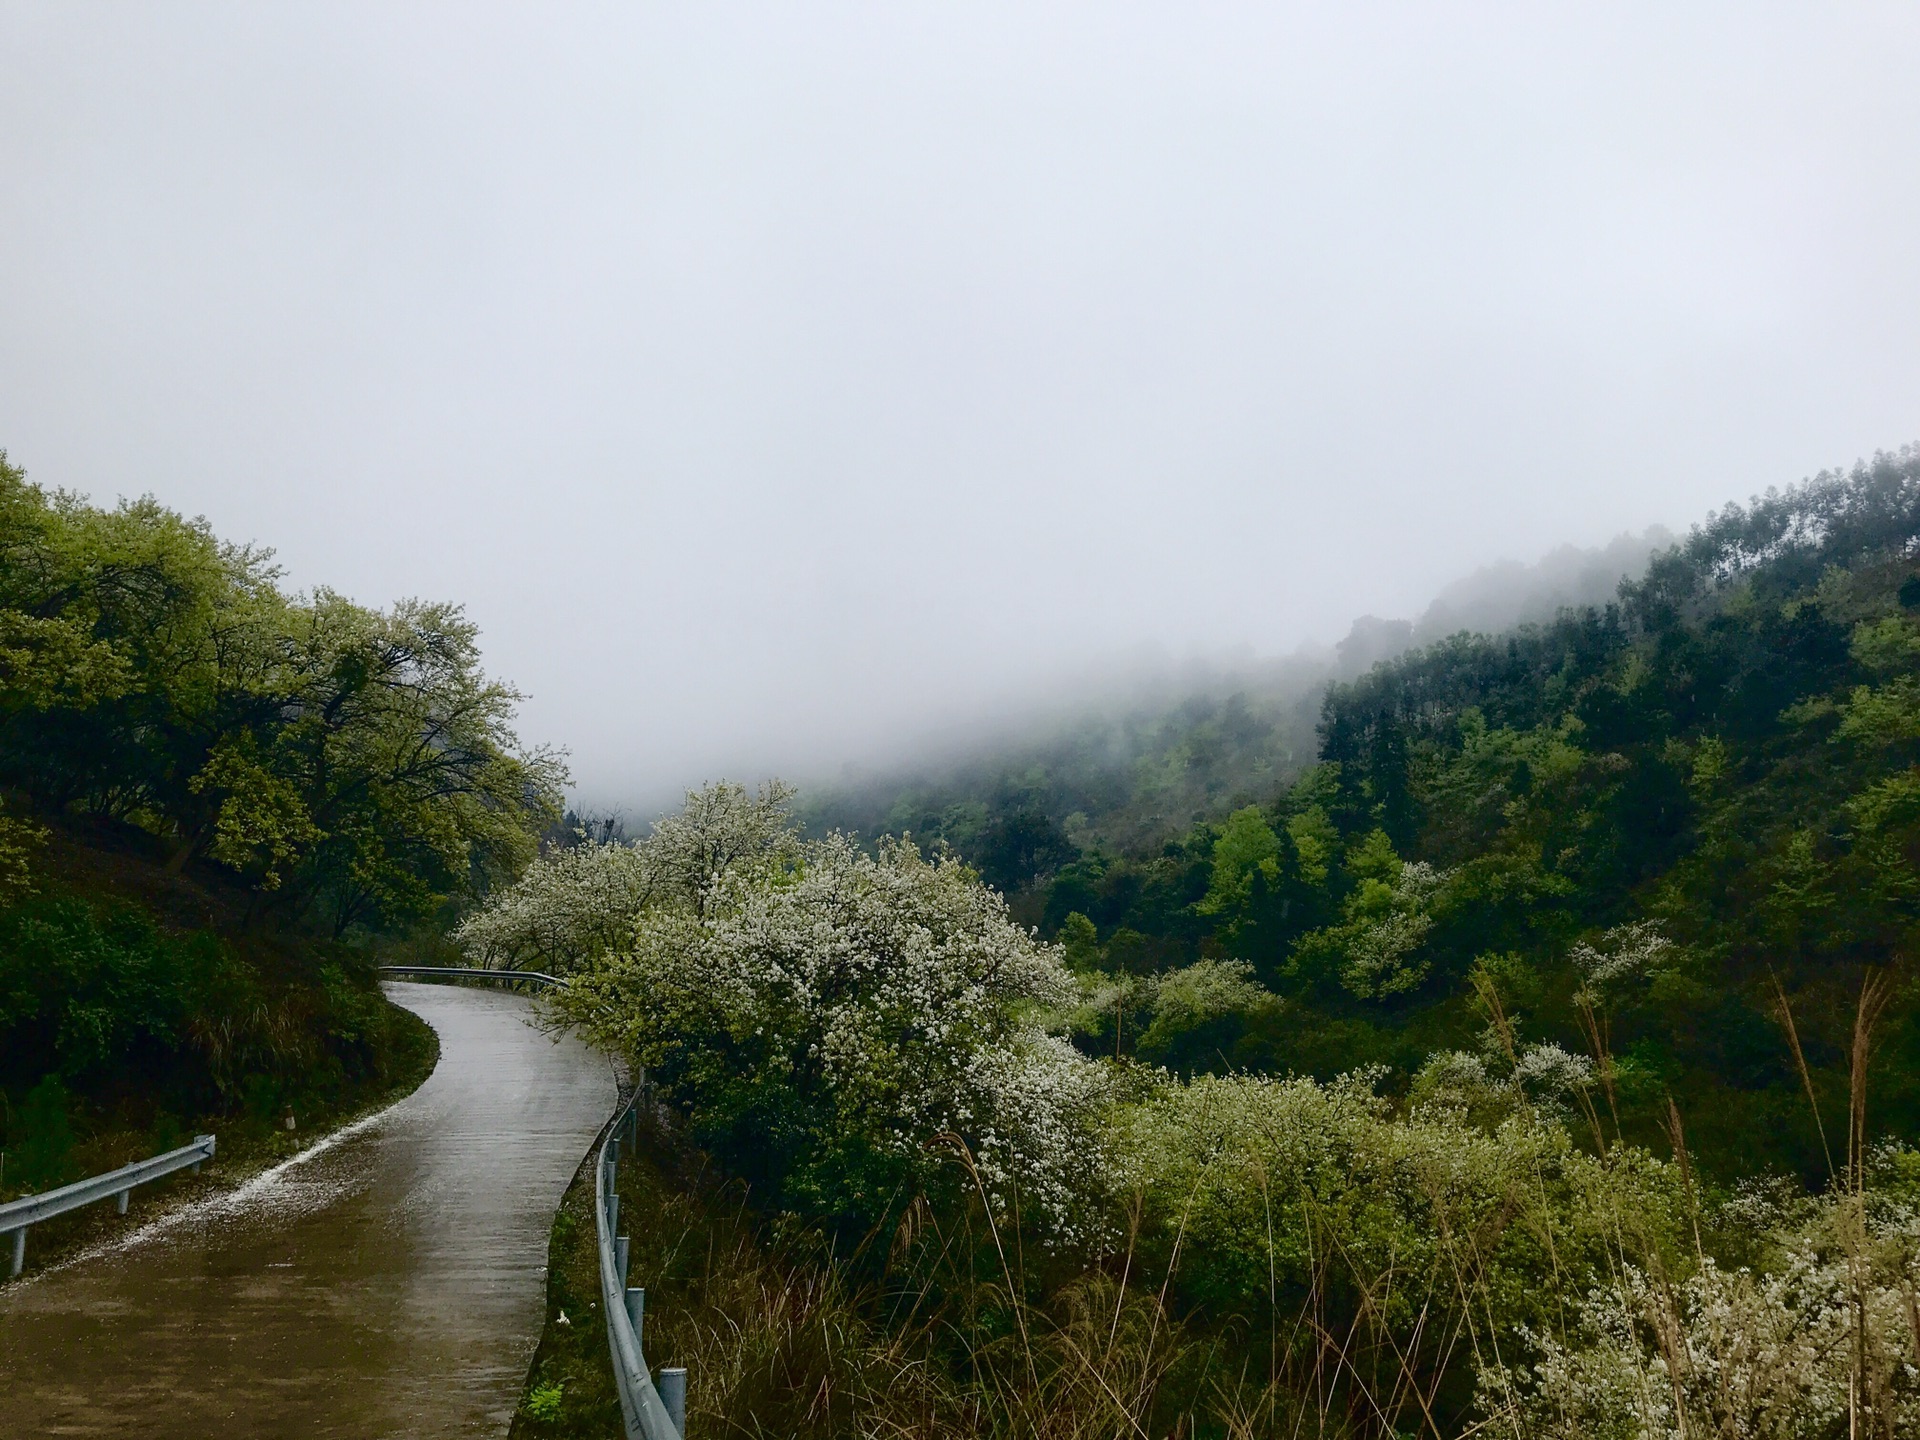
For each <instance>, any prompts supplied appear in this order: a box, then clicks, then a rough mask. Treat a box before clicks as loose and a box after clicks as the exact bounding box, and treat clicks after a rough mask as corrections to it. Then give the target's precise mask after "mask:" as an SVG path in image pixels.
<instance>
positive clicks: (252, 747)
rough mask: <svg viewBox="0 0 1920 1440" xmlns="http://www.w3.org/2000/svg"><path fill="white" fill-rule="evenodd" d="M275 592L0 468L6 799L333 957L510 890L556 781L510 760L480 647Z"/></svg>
mask: <svg viewBox="0 0 1920 1440" xmlns="http://www.w3.org/2000/svg"><path fill="white" fill-rule="evenodd" d="M275 580H276V572H275V571H274V570H273V568H272V566H271V565H270V563H269V557H268V556H267V555H266V554H265V553H263V552H261V551H258V550H254V549H250V548H247V547H244V546H236V545H231V544H225V543H223V542H221V541H220V540H218V539H216V538H215V537H214V535H213V534H212V533H211V531H210V530H209V529H208V528H207V526H206V524H205V522H204V521H188V520H184V519H182V518H181V517H180V516H178V515H175V514H173V513H172V512H170V511H168V510H166V509H164V508H163V507H161V506H160V505H159V504H157V503H156V502H154V501H153V500H151V499H145V500H138V501H130V502H126V503H123V504H121V505H119V506H118V507H116V508H114V509H111V510H103V509H99V508H96V507H93V506H90V505H88V504H86V503H84V502H83V501H81V500H79V499H78V498H76V497H74V496H72V495H68V494H65V493H60V492H56V493H53V494H48V493H47V492H45V491H43V490H41V489H39V488H38V487H37V486H33V485H30V484H28V483H27V481H26V478H25V476H24V474H23V473H22V472H21V471H20V470H18V469H17V468H15V467H12V466H10V465H7V464H6V463H5V459H4V456H0V787H7V788H10V789H13V790H14V791H16V792H18V793H21V794H23V795H24V796H26V797H27V798H28V800H29V801H30V803H31V804H33V805H34V806H36V807H39V808H41V809H44V810H46V811H48V812H51V813H55V814H59V815H69V816H74V815H77V816H94V817H105V818H109V819H112V820H115V821H119V822H124V823H126V824H128V825H131V826H133V827H136V828H138V829H141V830H144V831H146V832H148V833H150V834H152V835H153V836H154V837H156V839H157V840H159V841H160V842H162V843H164V844H165V845H166V846H167V847H168V849H169V852H170V864H171V866H172V868H174V869H175V870H176V871H179V870H182V869H184V868H185V867H186V866H187V865H188V864H189V863H190V862H192V861H194V860H196V859H204V860H207V861H211V862H212V863H214V864H216V865H218V866H221V867H223V868H224V869H226V870H227V871H229V872H231V873H232V874H234V875H236V876H238V877H241V878H242V879H244V880H245V881H246V882H247V883H248V884H249V885H251V886H252V887H253V888H254V889H255V891H256V892H257V893H258V894H259V895H261V896H262V897H263V899H268V900H271V902H272V903H273V905H274V906H275V907H276V908H278V909H280V910H281V911H283V912H286V913H290V914H293V915H298V916H308V915H311V916H313V917H316V918H318V919H320V920H322V921H323V922H324V923H325V924H326V925H327V926H328V927H329V928H330V929H331V930H332V931H333V932H334V933H336V934H339V933H344V932H345V931H347V930H348V929H350V928H353V927H355V926H360V927H367V928H380V927H392V926H403V925H405V924H406V923H408V922H409V921H411V920H413V919H414V918H416V917H418V916H420V915H423V914H426V913H429V912H431V911H432V910H434V909H435V908H437V907H438V906H439V905H440V904H442V903H443V902H444V901H445V900H447V899H448V898H449V897H453V896H459V895H466V894H471V893H474V892H476V891H480V890H484V889H485V888H486V886H488V885H489V884H491V883H493V882H494V881H495V880H497V879H500V878H502V877H507V876H511V875H513V874H515V873H517V872H518V870H519V868H520V867H521V866H523V865H524V864H525V863H526V861H527V860H528V859H529V858H530V857H531V856H532V853H533V850H534V847H535V843H536V841H537V837H538V835H539V833H540V831H541V829H542V828H543V827H544V825H545V824H546V823H547V820H548V819H549V818H550V816H551V815H552V814H553V813H554V806H555V801H556V798H557V794H558V786H559V783H560V781H561V779H562V776H561V773H560V772H559V770H558V768H557V766H556V763H555V762H554V760H553V759H552V758H551V757H549V756H546V755H542V754H528V753H525V752H523V751H522V750H521V748H520V747H519V745H518V743H517V742H516V741H515V739H514V737H513V734H512V732H511V730H510V729H509V722H510V719H511V711H512V706H513V703H514V701H515V699H516V698H517V697H516V696H515V694H514V692H513V691H512V690H511V689H509V688H507V687H506V686H503V685H501V684H499V683H497V682H495V681H492V680H489V679H488V678H487V677H486V676H485V675H484V674H482V673H481V671H480V668H479V657H478V651H477V648H476V645H475V636H474V629H473V626H472V625H471V624H469V623H468V622H467V621H466V620H465V619H463V618H462V616H461V615H460V613H459V611H458V610H457V609H454V608H453V607H450V606H445V605H433V604H426V603H422V602H419V601H404V602H402V603H400V604H398V605H396V606H395V607H393V609H391V610H389V611H384V612H383V611H374V610H369V609H366V608H364V607H362V606H359V605H355V604H354V603H352V602H351V601H349V600H347V599H346V598H344V597H343V596H340V595H337V594H335V593H333V592H331V591H327V590H319V591H316V592H314V593H313V594H312V595H307V596H288V595H286V594H284V593H282V592H281V590H280V589H279V588H278V586H277V585H276V583H275ZM3 841H4V837H0V842H3Z"/></svg>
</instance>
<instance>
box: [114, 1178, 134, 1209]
mask: <svg viewBox="0 0 1920 1440" xmlns="http://www.w3.org/2000/svg"><path fill="white" fill-rule="evenodd" d="M132 1198H133V1187H132V1186H131V1185H129V1186H128V1187H127V1188H126V1189H124V1190H122V1191H121V1192H120V1193H119V1194H118V1195H116V1196H114V1197H113V1208H114V1210H115V1212H116V1213H118V1214H121V1215H124V1214H126V1213H127V1201H129V1200H131V1199H132Z"/></svg>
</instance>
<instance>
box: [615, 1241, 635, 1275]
mask: <svg viewBox="0 0 1920 1440" xmlns="http://www.w3.org/2000/svg"><path fill="white" fill-rule="evenodd" d="M630 1253H631V1251H630V1249H629V1247H628V1245H627V1237H626V1236H624V1235H616V1236H615V1237H614V1239H613V1273H614V1274H616V1275H618V1276H619V1277H620V1283H621V1284H622V1285H625V1284H626V1283H627V1258H628V1256H629V1254H630Z"/></svg>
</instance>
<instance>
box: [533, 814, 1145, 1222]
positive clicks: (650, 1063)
mask: <svg viewBox="0 0 1920 1440" xmlns="http://www.w3.org/2000/svg"><path fill="white" fill-rule="evenodd" d="M662 828H663V830H667V831H668V833H677V832H676V831H673V830H671V829H670V827H665V826H663V827H662ZM688 873H689V874H691V873H693V872H688ZM1073 994H1074V987H1073V984H1072V981H1071V978H1070V977H1069V975H1068V973H1067V971H1066V969H1065V967H1064V966H1063V965H1062V963H1061V961H1060V959H1059V956H1058V953H1057V952H1056V951H1055V950H1054V949H1053V948H1052V947H1049V946H1043V945H1041V944H1039V943H1037V942H1036V941H1035V940H1034V939H1033V937H1032V936H1031V935H1030V934H1029V933H1028V932H1026V931H1025V930H1023V929H1021V928H1020V927H1019V926H1017V925H1015V924H1013V923H1012V922H1011V920H1009V918H1008V916H1007V911H1006V905H1005V902H1004V901H1003V900H1002V899H1001V898H1000V897H999V896H998V895H996V894H994V893H993V892H992V891H990V890H988V889H987V888H986V887H985V886H983V885H981V884H980V883H979V881H978V879H977V878H976V877H975V876H974V874H973V872H972V871H971V870H969V869H968V868H967V867H966V866H965V865H963V864H961V863H960V862H958V861H957V860H954V859H951V858H937V859H929V858H927V857H925V856H923V855H922V854H921V853H920V851H919V850H918V849H916V848H915V847H914V846H913V845H912V844H911V843H908V842H905V841H893V840H883V841H882V842H881V843H880V845H879V847H878V849H877V852H876V853H873V854H867V853H865V852H863V851H861V850H860V849H859V848H858V847H857V846H856V845H855V844H854V843H853V842H852V841H850V840H848V839H847V838H845V837H842V836H833V837H830V838H828V839H826V840H824V841H819V842H815V843H811V844H808V845H805V846H804V847H794V848H793V849H791V850H789V851H787V852H784V853H783V858H782V860H781V861H780V863H777V864H768V863H754V864H748V865H742V864H740V863H737V862H736V863H733V864H731V865H730V866H728V867H726V868H721V869H718V870H716V871H715V872H714V873H713V875H712V878H711V880H710V882H709V883H708V884H707V885H706V887H705V888H704V889H703V890H701V891H700V892H699V894H698V897H697V901H696V902H695V903H691V904H685V905H681V904H661V905H655V906H652V907H650V908H647V909H645V910H644V911H643V912H642V913H641V914H640V915H639V917H638V919H637V921H636V922H635V924H634V927H633V931H632V935H631V939H630V940H629V942H628V943H627V944H625V945H624V946H622V947H621V948H618V949H614V950H610V951H608V952H606V953H603V954H602V955H600V956H599V957H598V958H596V959H594V960H593V961H592V962H591V963H589V964H588V965H587V966H586V967H585V968H583V969H582V970H580V971H579V972H578V973H577V974H576V977H575V980H574V984H573V986H572V988H571V989H570V990H568V991H567V992H566V993H565V994H563V995H560V996H557V997H556V998H555V1000H554V1002H553V1003H554V1005H555V1007H556V1009H557V1010H558V1011H559V1013H560V1014H561V1015H563V1016H564V1017H566V1018H568V1019H571V1020H573V1021H575V1022H577V1023H579V1024H580V1025H581V1026H583V1027H584V1028H585V1030H586V1031H587V1032H588V1033H589V1034H590V1035H592V1036H593V1037H594V1038H595V1039H597V1040H599V1041H600V1042H601V1043H603V1044H606V1045H608V1046H609V1047H610V1048H614V1049H616V1050H618V1051H620V1052H621V1053H624V1054H627V1055H630V1056H632V1057H633V1058H634V1059H635V1060H637V1061H638V1062H639V1063H641V1064H643V1065H645V1066H647V1067H648V1068H649V1070H650V1071H651V1072H652V1075H653V1077H654V1079H655V1080H656V1082H657V1083H659V1084H660V1085H662V1086H663V1087H664V1089H665V1090H666V1091H667V1093H668V1094H669V1095H671V1096H672V1097H673V1098H674V1099H675V1100H676V1101H677V1102H679V1103H680V1104H681V1105H682V1106H683V1107H685V1109H686V1111H687V1112H688V1114H689V1117H690V1119H691V1121H692V1124H693V1127H694V1130H695V1132H696V1134H697V1135H698V1136H699V1137H700V1139H701V1140H702V1141H703V1142H704V1143H705V1144H707V1145H708V1146H709V1147H711V1148H712V1149H713V1150H714V1151H715V1152H716V1153H717V1154H718V1155H719V1156H720V1157H721V1159H722V1160H723V1161H724V1162H725V1163H726V1164H728V1165H729V1167H730V1168H732V1169H733V1170H734V1171H735V1172H736V1173H740V1174H743V1175H745V1176H746V1177H748V1178H749V1179H750V1180H752V1181H753V1182H755V1183H756V1185H757V1186H759V1187H760V1189H761V1193H762V1194H763V1195H767V1196H768V1197H769V1198H774V1199H777V1200H778V1201H780V1202H781V1203H784V1204H787V1205H789V1206H792V1207H793V1208H795V1209H798V1210H801V1211H805V1212H809V1213H814V1214H824V1215H839V1216H845V1217H849V1218H855V1219H858V1220H861V1221H864V1222H872V1221H876V1220H878V1219H880V1218H882V1217H884V1216H885V1215H887V1214H889V1213H891V1212H892V1211H894V1210H895V1209H896V1208H898V1207H899V1206H901V1205H904V1204H906V1203H908V1202H910V1201H911V1200H912V1199H913V1198H914V1197H915V1196H916V1195H920V1194H927V1193H930V1192H945V1193H947V1194H949V1195H950V1194H952V1193H953V1192H954V1191H955V1190H956V1189H971V1188H972V1187H973V1186H974V1185H975V1183H976V1180H975V1176H976V1175H977V1177H978V1182H977V1183H978V1184H979V1186H980V1188H981V1189H982V1190H983V1191H984V1192H985V1194H986V1195H987V1198H988V1200H989V1203H991V1204H992V1205H993V1206H994V1207H995V1209H996V1210H997V1211H999V1212H1001V1213H1010V1212H1011V1211H1012V1209H1013V1208H1014V1207H1015V1206H1016V1205H1017V1206H1018V1208H1019V1209H1020V1211H1021V1213H1022V1214H1023V1215H1024V1216H1025V1217H1026V1218H1028V1219H1041V1220H1043V1221H1045V1222H1046V1223H1047V1224H1048V1225H1049V1226H1050V1227H1051V1228H1052V1229H1053V1230H1054V1232H1055V1233H1057V1234H1064V1233H1071V1232H1072V1231H1073V1229H1074V1227H1075V1225H1076V1224H1077V1219H1076V1217H1077V1216H1078V1214H1079V1213H1080V1210H1081V1208H1082V1206H1083V1205H1084V1204H1090V1203H1095V1202H1097V1199H1098V1196H1097V1194H1093V1195H1089V1194H1085V1193H1083V1192H1085V1191H1086V1190H1087V1189H1088V1188H1089V1187H1087V1186H1086V1185H1085V1183H1084V1182H1085V1180H1086V1178H1087V1176H1088V1174H1089V1173H1090V1171H1097V1169H1098V1167H1097V1165H1094V1164H1092V1163H1091V1162H1093V1160H1094V1157H1093V1156H1092V1155H1091V1154H1090V1147H1092V1146H1093V1145H1094V1143H1095V1142H1094V1140H1093V1138H1092V1137H1093V1136H1094V1134H1095V1130H1096V1127H1095V1124H1094V1121H1095V1120H1096V1118H1097V1116H1098V1114H1099V1113H1100V1111H1101V1109H1102V1106H1103V1104H1104V1096H1105V1093H1106V1087H1107V1083H1108V1078H1107V1077H1108V1075H1109V1071H1108V1070H1107V1069H1106V1068H1105V1067H1103V1066H1102V1065H1100V1064H1099V1063H1097V1062H1093V1061H1089V1060H1087V1059H1085V1058H1083V1057H1082V1056H1080V1055H1078V1054H1077V1053H1076V1052H1075V1051H1074V1050H1073V1049H1072V1048H1071V1047H1070V1046H1068V1045H1067V1044H1066V1043H1065V1042H1064V1041H1061V1040H1059V1039H1057V1038H1055V1037H1052V1036H1049V1035H1048V1034H1046V1033H1045V1032H1044V1031H1043V1030H1042V1029H1041V1027H1040V1025H1039V1023H1038V1019H1037V1017H1038V1016H1039V1014H1040V1013H1041V1011H1042V1010H1043V1009H1045V1008H1047V1007H1059V1006H1062V1005H1064V1004H1065V1003H1066V1002H1067V1001H1069V1000H1070V999H1071V998H1072V997H1073ZM963 1154H964V1156H965V1157H967V1158H970V1160H971V1162H972V1168H971V1169H969V1167H968V1166H967V1165H966V1164H956V1163H954V1162H955V1160H956V1159H958V1158H960V1157H961V1156H962V1155H963ZM1093 1188H1095V1189H1097V1187H1093Z"/></svg>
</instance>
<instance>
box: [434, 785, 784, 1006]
mask: <svg viewBox="0 0 1920 1440" xmlns="http://www.w3.org/2000/svg"><path fill="white" fill-rule="evenodd" d="M792 794H793V792H792V791H791V790H790V789H788V788H787V787H786V786H784V785H782V784H780V783H779V782H778V781H773V782H770V783H769V784H767V785H765V786H762V787H761V789H760V791H759V793H758V794H755V795H749V794H748V793H747V791H746V790H745V789H744V788H743V787H742V786H739V785H730V784H726V783H724V782H722V783H720V784H716V785H709V786H707V787H706V788H705V789H703V790H698V791H693V792H690V793H689V794H688V795H687V803H686V805H685V807H684V808H682V809H681V810H680V811H679V813H677V814H674V815H671V816H668V817H667V818H666V819H664V820H661V821H660V822H659V823H658V824H656V825H655V826H654V827H653V832H652V834H650V835H649V836H648V837H647V838H646V839H644V840H642V841H640V842H639V843H638V844H635V845H625V844H617V843H610V842H609V843H598V842H595V841H592V840H588V841H584V842H583V843H581V844H578V845H570V846H567V847H566V848H564V849H560V850H554V851H550V852H548V853H547V854H545V855H543V856H541V857H540V858H539V859H538V860H536V861H535V862H534V863H533V865H532V866H531V867H530V868H529V869H528V870H527V872H526V874H525V875H524V876H522V878H521V879H520V881H519V883H518V884H516V885H513V886H511V887H509V888H507V889H505V890H502V891H498V892H496V893H495V894H494V895H492V896H491V897H489V899H488V900H487V903H486V904H485V905H484V906H482V907H481V908H480V909H479V910H477V911H476V912H475V913H474V914H472V915H470V916H468V917H467V919H466V920H465V921H463V922H462V923H461V924H460V925H459V926H458V927H457V928H456V929H455V930H454V932H453V939H454V941H455V943H457V944H458V945H459V946H460V947H461V948H462V949H464V950H466V951H467V953H468V954H469V955H471V956H472V957H473V959H474V961H475V963H477V964H479V965H483V966H487V967H490V968H494V969H516V968H535V969H543V970H549V971H552V972H554V973H556V974H565V973H567V972H569V971H571V970H574V969H576V968H578V967H579V966H581V965H584V964H586V963H587V962H588V961H590V960H592V959H593V958H594V957H595V956H596V955H599V954H601V953H602V952H604V951H606V950H608V949H611V948H613V947H615V946H617V945H620V944H622V943H624V942H625V940H626V939H627V937H628V936H629V935H630V934H631V933H632V929H633V922H634V917H636V916H637V915H639V914H640V912H641V911H642V910H645V909H647V908H649V907H650V906H670V907H677V908H680V909H687V910H694V911H697V910H698V909H699V907H700V906H701V905H702V904H703V903H704V899H703V897H704V896H705V894H706V891H707V889H708V887H709V886H710V885H711V883H712V881H713V880H714V878H715V877H716V876H718V875H721V874H723V873H726V872H729V871H735V870H742V869H745V870H751V871H754V872H755V873H758V872H759V871H761V870H764V869H766V868H767V867H770V866H778V865H779V864H781V863H784V862H786V861H789V860H790V859H791V858H792V855H793V853H794V846H795V845H796V844H797V841H796V840H795V836H794V829H793V822H792V821H791V819H789V817H788V815H787V811H786V803H787V801H788V800H789V799H791V798H792Z"/></svg>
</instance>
